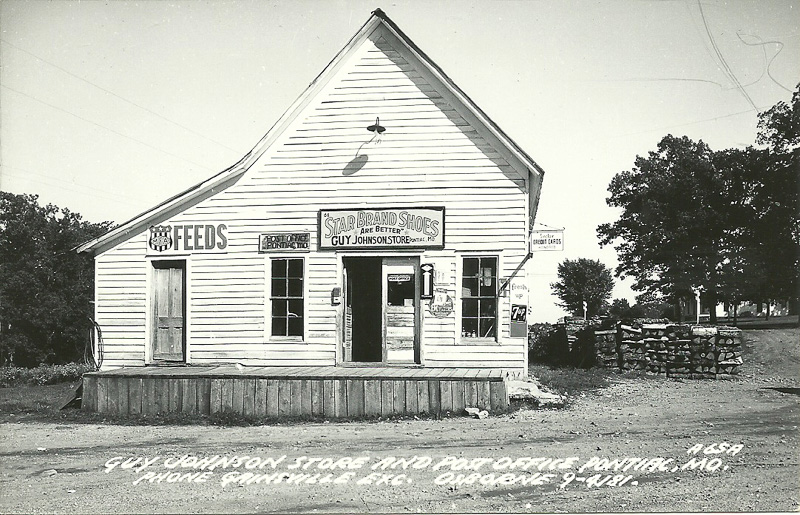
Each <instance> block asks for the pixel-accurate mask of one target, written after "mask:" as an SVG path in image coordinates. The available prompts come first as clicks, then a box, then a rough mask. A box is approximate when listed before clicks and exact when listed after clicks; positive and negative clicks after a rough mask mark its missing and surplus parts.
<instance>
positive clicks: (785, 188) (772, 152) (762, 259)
mask: <svg viewBox="0 0 800 515" xmlns="http://www.w3.org/2000/svg"><path fill="white" fill-rule="evenodd" d="M758 129H759V132H758V138H757V141H758V143H760V144H762V145H766V146H767V148H766V149H765V150H763V151H761V158H762V163H763V165H762V167H761V168H762V170H761V172H762V173H760V174H756V175H755V176H753V177H751V182H752V188H753V192H754V194H753V196H752V201H751V207H752V211H753V220H752V223H751V224H749V226H748V229H749V231H748V233H747V234H746V237H748V238H747V239H748V240H749V244H750V246H751V247H752V251H753V254H754V255H753V256H751V257H750V260H751V263H752V269H759V270H761V271H762V272H763V273H764V275H765V276H766V277H765V278H764V280H763V281H762V282H761V283H760V284H761V287H762V289H761V295H760V296H758V297H755V298H751V300H757V301H768V300H769V299H775V298H778V299H791V301H792V302H791V303H790V306H791V309H792V312H793V313H797V310H798V299H799V298H800V216H798V213H800V204H798V195H800V84H798V85H797V86H796V88H795V91H794V93H793V94H792V100H791V102H790V103H788V104H787V103H785V102H778V103H777V104H775V105H774V106H773V107H772V108H770V109H769V110H767V111H764V112H763V113H760V114H759V117H758ZM767 305H768V306H769V303H768V304H767Z"/></svg>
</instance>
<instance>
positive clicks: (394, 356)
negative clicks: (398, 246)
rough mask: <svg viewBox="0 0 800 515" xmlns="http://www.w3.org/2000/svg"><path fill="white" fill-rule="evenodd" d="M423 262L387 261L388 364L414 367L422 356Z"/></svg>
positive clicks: (386, 322) (385, 292)
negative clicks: (412, 365) (420, 325)
mask: <svg viewBox="0 0 800 515" xmlns="http://www.w3.org/2000/svg"><path fill="white" fill-rule="evenodd" d="M418 269H419V258H383V274H382V279H383V330H384V333H383V334H384V361H385V362H386V363H396V364H401V363H402V364H412V363H419V362H420V353H419V318H420V311H419V308H420V306H419V304H420V301H419V295H420V291H419V288H420V284H419V277H418V276H419V274H418V273H417V270H418Z"/></svg>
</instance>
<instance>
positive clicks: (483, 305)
mask: <svg viewBox="0 0 800 515" xmlns="http://www.w3.org/2000/svg"><path fill="white" fill-rule="evenodd" d="M463 264H464V266H463V269H462V272H461V336H462V337H463V338H497V258H496V257H469V258H464V263H463Z"/></svg>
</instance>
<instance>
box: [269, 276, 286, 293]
mask: <svg viewBox="0 0 800 515" xmlns="http://www.w3.org/2000/svg"><path fill="white" fill-rule="evenodd" d="M272 296H273V297H285V296H286V279H273V280H272Z"/></svg>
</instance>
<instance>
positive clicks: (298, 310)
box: [289, 299, 303, 318]
mask: <svg viewBox="0 0 800 515" xmlns="http://www.w3.org/2000/svg"><path fill="white" fill-rule="evenodd" d="M302 316H303V300H302V299H296V300H290V301H289V317H301V318H302Z"/></svg>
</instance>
